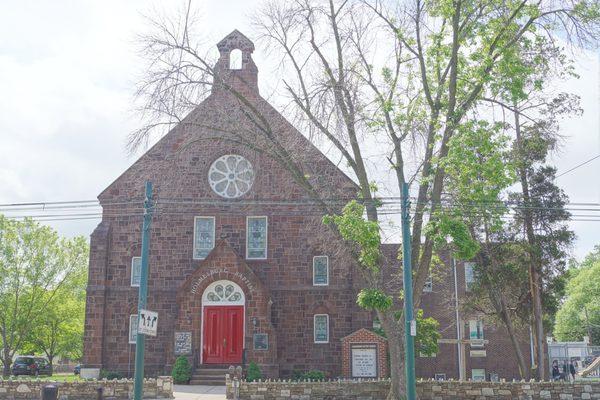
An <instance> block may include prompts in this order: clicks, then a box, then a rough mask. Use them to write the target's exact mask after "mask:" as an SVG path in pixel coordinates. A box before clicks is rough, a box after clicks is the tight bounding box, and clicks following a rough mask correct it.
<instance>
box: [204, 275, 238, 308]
mask: <svg viewBox="0 0 600 400" xmlns="http://www.w3.org/2000/svg"><path fill="white" fill-rule="evenodd" d="M244 303H245V298H244V291H243V290H242V289H241V288H240V287H239V286H238V285H237V284H236V283H235V282H231V281H224V280H223V281H216V282H213V283H211V284H210V285H209V286H208V287H207V288H206V290H204V294H203V295H202V304H204V305H207V304H209V305H216V306H218V305H223V306H225V305H244Z"/></svg>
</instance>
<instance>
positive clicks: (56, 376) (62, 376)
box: [0, 372, 84, 382]
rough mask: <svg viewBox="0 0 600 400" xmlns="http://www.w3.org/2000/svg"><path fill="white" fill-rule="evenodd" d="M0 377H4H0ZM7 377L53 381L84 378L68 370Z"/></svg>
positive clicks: (72, 380) (70, 380) (74, 380)
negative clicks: (40, 374) (47, 373)
mask: <svg viewBox="0 0 600 400" xmlns="http://www.w3.org/2000/svg"><path fill="white" fill-rule="evenodd" d="M0 379H6V378H1V377H0ZM9 379H14V380H22V381H34V380H36V379H39V380H40V381H55V382H76V381H83V380H84V379H81V378H80V377H79V375H75V374H73V373H68V372H61V373H56V374H52V376H47V375H42V376H39V377H36V376H29V375H19V376H11V377H10V378H9Z"/></svg>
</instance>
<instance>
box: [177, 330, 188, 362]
mask: <svg viewBox="0 0 600 400" xmlns="http://www.w3.org/2000/svg"><path fill="white" fill-rule="evenodd" d="M190 354H192V332H175V355H176V356H189V355H190Z"/></svg>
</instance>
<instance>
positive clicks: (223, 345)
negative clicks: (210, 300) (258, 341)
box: [202, 306, 244, 364]
mask: <svg viewBox="0 0 600 400" xmlns="http://www.w3.org/2000/svg"><path fill="white" fill-rule="evenodd" d="M203 317H204V332H203V340H202V342H203V343H202V362H203V363H204V364H241V362H242V351H243V347H244V346H243V340H244V306H207V307H204V316H203Z"/></svg>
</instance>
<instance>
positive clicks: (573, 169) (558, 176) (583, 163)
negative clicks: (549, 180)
mask: <svg viewBox="0 0 600 400" xmlns="http://www.w3.org/2000/svg"><path fill="white" fill-rule="evenodd" d="M599 157H600V154H598V155H597V156H595V157H592V158H590V159H589V160H587V161H584V162H582V163H581V164H577V165H576V166H574V167H573V168H571V169H569V170H567V171H565V172H563V173H562V174H559V175H556V177H555V178H554V179H557V178H560V177H561V176H563V175H566V174H568V173H569V172H571V171H575V170H576V169H577V168H579V167H583V166H584V165H586V164H588V163H591V162H592V161H594V160H595V159H597V158H599Z"/></svg>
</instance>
